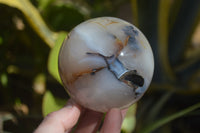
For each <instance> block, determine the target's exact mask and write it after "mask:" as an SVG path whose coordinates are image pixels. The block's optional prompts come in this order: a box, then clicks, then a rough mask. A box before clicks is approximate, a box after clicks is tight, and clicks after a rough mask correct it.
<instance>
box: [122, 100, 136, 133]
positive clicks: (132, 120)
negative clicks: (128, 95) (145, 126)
mask: <svg viewBox="0 0 200 133" xmlns="http://www.w3.org/2000/svg"><path fill="white" fill-rule="evenodd" d="M136 108H137V104H133V105H132V106H131V107H129V109H128V111H127V114H126V117H125V119H124V121H123V123H122V131H124V132H126V133H132V132H133V131H134V129H135V126H136V117H135V114H136Z"/></svg>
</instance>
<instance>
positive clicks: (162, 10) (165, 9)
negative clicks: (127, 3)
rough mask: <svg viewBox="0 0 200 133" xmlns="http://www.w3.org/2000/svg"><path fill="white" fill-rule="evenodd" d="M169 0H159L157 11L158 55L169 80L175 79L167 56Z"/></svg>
mask: <svg viewBox="0 0 200 133" xmlns="http://www.w3.org/2000/svg"><path fill="white" fill-rule="evenodd" d="M170 6H171V1H169V0H160V3H159V12H158V41H159V45H158V50H159V55H160V62H161V65H162V68H163V69H164V72H165V75H166V76H167V77H168V79H170V80H172V81H173V80H175V75H174V73H173V71H172V68H171V66H170V62H169V57H168V37H169V15H170Z"/></svg>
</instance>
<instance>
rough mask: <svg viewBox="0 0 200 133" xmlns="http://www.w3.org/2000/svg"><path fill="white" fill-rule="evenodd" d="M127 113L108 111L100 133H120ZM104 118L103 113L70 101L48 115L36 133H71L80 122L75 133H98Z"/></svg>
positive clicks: (124, 111)
mask: <svg viewBox="0 0 200 133" xmlns="http://www.w3.org/2000/svg"><path fill="white" fill-rule="evenodd" d="M126 112H127V109H124V110H119V109H111V110H110V111H108V113H107V114H106V116H105V119H104V123H103V125H102V127H101V129H100V133H120V131H121V124H122V121H123V119H124V117H125V114H126ZM79 117H80V118H79ZM102 118H103V113H99V112H95V111H92V110H88V109H85V108H83V107H81V106H79V105H78V104H76V103H75V102H73V101H72V100H71V99H70V100H69V101H68V103H67V105H66V106H65V107H63V108H62V109H60V110H58V111H55V112H52V113H50V114H49V115H47V116H46V117H45V118H44V120H43V121H42V123H41V124H40V125H39V126H38V128H37V129H36V130H35V132H34V133H69V132H70V131H71V130H72V128H73V127H74V126H75V124H76V123H77V122H78V120H79V122H78V125H77V127H76V129H75V133H96V132H97V130H98V129H99V126H100V124H101V120H102Z"/></svg>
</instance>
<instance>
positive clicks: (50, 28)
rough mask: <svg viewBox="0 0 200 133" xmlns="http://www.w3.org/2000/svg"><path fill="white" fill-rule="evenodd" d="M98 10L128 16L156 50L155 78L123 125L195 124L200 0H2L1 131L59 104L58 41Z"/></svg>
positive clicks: (26, 125)
mask: <svg viewBox="0 0 200 133" xmlns="http://www.w3.org/2000/svg"><path fill="white" fill-rule="evenodd" d="M98 16H115V17H120V18H122V19H125V20H127V21H130V22H132V23H133V24H135V25H136V26H138V27H139V28H140V29H141V31H142V32H143V33H144V34H145V35H146V37H147V38H148V40H149V42H150V44H151V46H152V49H153V52H154V58H155V74H154V78H153V81H152V84H151V86H150V88H149V90H148V91H147V93H146V94H145V95H144V97H143V98H142V99H141V100H140V101H139V102H138V103H137V105H136V104H135V105H133V106H131V107H130V108H129V111H128V114H127V116H126V118H125V120H124V123H123V125H122V132H123V133H131V132H135V133H140V132H142V133H150V132H155V133H165V132H176V133H177V132H178V133H179V132H180V133H183V132H184V133H191V132H192V133H198V132H200V129H199V119H200V1H199V0H190V1H189V0H148V1H147V0H130V1H129V0H73V1H72V0H0V132H3V131H8V132H17V133H18V132H20V133H23V132H32V131H33V130H34V129H35V128H36V127H37V125H38V124H39V123H40V122H41V120H42V118H43V117H42V116H45V115H46V114H48V113H49V112H52V111H54V110H57V109H59V108H61V107H62V106H64V104H65V103H66V101H67V99H68V98H69V96H68V95H67V93H66V92H65V90H64V88H63V87H62V85H61V82H60V77H59V75H58V65H57V60H58V52H59V48H60V46H61V44H62V41H63V40H64V38H65V37H66V35H67V33H68V32H69V31H70V30H71V29H72V28H73V27H74V26H76V25H77V24H79V23H81V22H82V21H84V20H87V19H89V18H93V17H98ZM136 106H137V107H136ZM1 127H2V128H1Z"/></svg>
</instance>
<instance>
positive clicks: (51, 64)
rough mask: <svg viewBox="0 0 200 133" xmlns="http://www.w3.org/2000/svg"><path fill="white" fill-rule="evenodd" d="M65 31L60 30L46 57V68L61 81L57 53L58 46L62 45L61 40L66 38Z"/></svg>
mask: <svg viewBox="0 0 200 133" xmlns="http://www.w3.org/2000/svg"><path fill="white" fill-rule="evenodd" d="M66 36H67V33H65V32H61V33H60V34H59V36H58V39H57V40H56V43H55V46H54V47H53V48H52V49H51V51H50V54H49V59H48V70H49V73H50V74H51V75H52V76H53V77H54V78H55V79H56V80H57V81H59V82H60V83H61V79H60V76H59V72H58V55H59V51H60V47H61V46H62V42H63V40H64V39H65V38H66Z"/></svg>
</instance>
